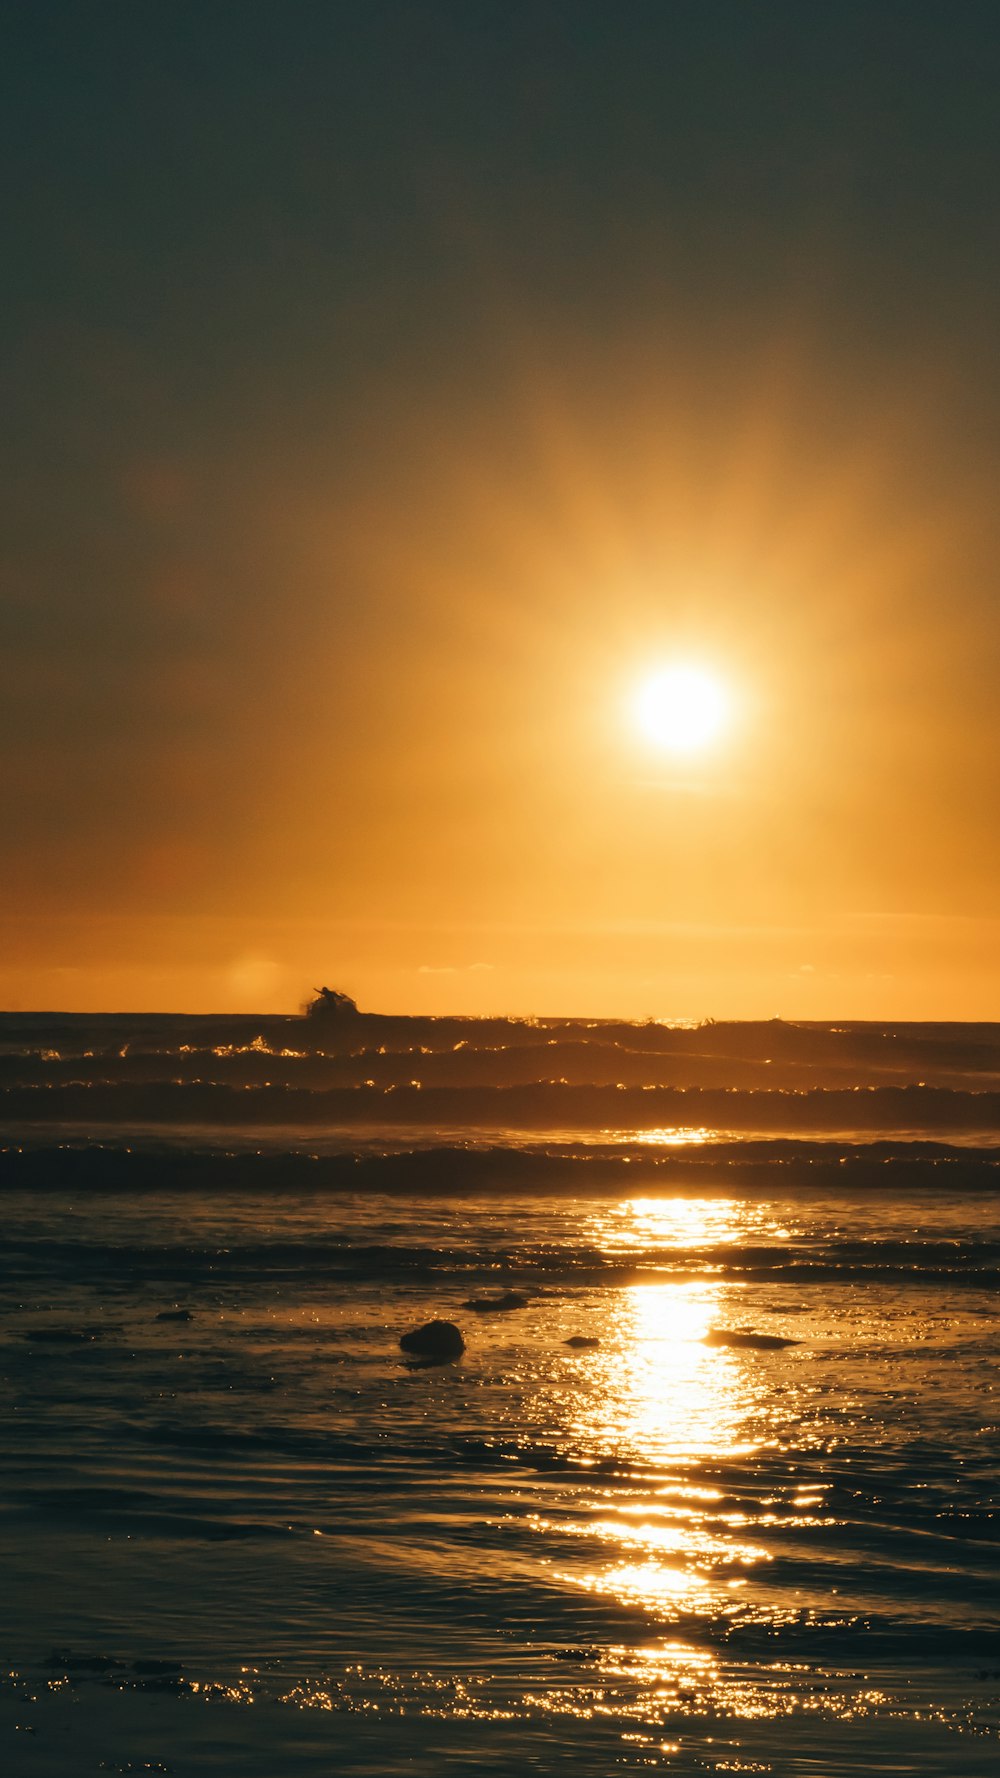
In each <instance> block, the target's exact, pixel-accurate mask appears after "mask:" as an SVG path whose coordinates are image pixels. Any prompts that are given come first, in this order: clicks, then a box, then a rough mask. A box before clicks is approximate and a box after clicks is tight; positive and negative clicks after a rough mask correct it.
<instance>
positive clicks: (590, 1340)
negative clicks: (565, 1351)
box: [563, 1334, 601, 1351]
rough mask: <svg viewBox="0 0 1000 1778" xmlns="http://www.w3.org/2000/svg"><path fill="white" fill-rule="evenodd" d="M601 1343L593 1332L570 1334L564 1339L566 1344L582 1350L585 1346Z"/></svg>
mask: <svg viewBox="0 0 1000 1778" xmlns="http://www.w3.org/2000/svg"><path fill="white" fill-rule="evenodd" d="M600 1343H601V1342H600V1340H598V1339H597V1338H595V1336H594V1335H593V1334H570V1336H569V1339H568V1340H564V1341H563V1345H564V1346H576V1347H578V1348H579V1349H580V1350H581V1351H582V1350H583V1348H584V1347H585V1346H599V1345H600Z"/></svg>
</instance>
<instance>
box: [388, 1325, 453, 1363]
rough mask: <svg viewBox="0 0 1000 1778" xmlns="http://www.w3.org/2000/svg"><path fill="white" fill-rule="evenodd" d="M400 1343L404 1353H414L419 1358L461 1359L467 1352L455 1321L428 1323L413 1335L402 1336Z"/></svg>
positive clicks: (417, 1328)
mask: <svg viewBox="0 0 1000 1778" xmlns="http://www.w3.org/2000/svg"><path fill="white" fill-rule="evenodd" d="M399 1343H400V1345H401V1346H402V1348H403V1351H404V1352H413V1353H415V1354H416V1356H417V1357H418V1358H437V1359H445V1358H461V1356H462V1353H463V1352H464V1351H465V1341H464V1340H463V1338H462V1335H461V1333H460V1331H459V1329H458V1328H457V1327H456V1326H455V1323H454V1322H453V1321H427V1322H425V1323H424V1325H423V1327H415V1328H414V1329H413V1331H412V1333H405V1334H401V1335H400V1340H399Z"/></svg>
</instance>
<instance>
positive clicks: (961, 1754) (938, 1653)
mask: <svg viewBox="0 0 1000 1778" xmlns="http://www.w3.org/2000/svg"><path fill="white" fill-rule="evenodd" d="M0 1106H2V1115H3V1118H4V1132H5V1137H4V1140H5V1147H4V1152H3V1154H2V1157H0V1163H2V1164H0V1192H2V1196H0V1204H2V1215H3V1233H4V1262H3V1278H2V1285H0V1346H2V1367H0V1368H2V1383H0V1388H2V1407H3V1426H4V1439H3V1470H2V1495H0V1506H2V1518H0V1568H2V1575H3V1604H2V1611H0V1641H2V1649H0V1653H2V1680H0V1763H2V1769H3V1770H4V1771H5V1772H6V1773H11V1774H13V1775H14V1778H36V1775H42V1774H44V1775H45V1778H53V1775H59V1778H62V1775H64V1774H65V1775H69V1774H77V1773H81V1774H82V1773H87V1772H94V1773H97V1772H117V1773H139V1772H143V1773H147V1772H173V1773H176V1774H178V1778H185V1775H187V1778H202V1775H204V1778H208V1775H209V1774H213V1775H220V1778H221V1775H222V1774H226V1775H232V1778H237V1775H239V1778H243V1775H244V1774H245V1775H247V1778H285V1775H286V1774H287V1775H288V1778H295V1775H297V1774H310V1775H312V1774H315V1775H317V1778H318V1775H320V1774H331V1775H332V1774H359V1775H360V1774H365V1775H369V1778H374V1775H376V1774H379V1775H381V1774H396V1773H417V1774H432V1773H437V1772H441V1771H447V1772H456V1773H469V1774H473V1773H480V1772H483V1773H494V1774H497V1775H498V1778H499V1775H500V1774H508V1773H510V1774H515V1773H522V1772H536V1773H548V1772H559V1771H562V1770H563V1769H564V1768H565V1769H568V1762H572V1769H573V1770H574V1771H575V1772H577V1773H580V1774H586V1775H590V1774H593V1775H594V1778H596V1775H598V1774H602V1775H603V1774H607V1773H611V1772H617V1771H624V1772H629V1771H640V1770H642V1771H650V1770H652V1771H660V1772H664V1773H673V1774H679V1775H686V1774H706V1773H719V1774H721V1773H736V1772H742V1773H771V1774H774V1775H775V1778H781V1775H783V1774H789V1775H791V1774H796V1775H799V1774H801V1775H804V1774H812V1775H813V1778H838V1775H840V1774H844V1775H847V1774H852V1775H853V1774H861V1773H870V1772H872V1771H887V1772H888V1771H891V1772H893V1773H897V1774H901V1773H902V1774H906V1773H913V1774H917V1773H920V1774H924V1773H940V1774H942V1775H944V1774H949V1775H950V1774H955V1775H962V1778H964V1775H970V1778H971V1775H973V1774H975V1775H980V1774H981V1775H983V1778H985V1775H986V1774H987V1773H989V1774H994V1773H995V1772H996V1770H997V1769H998V1766H1000V1549H998V1525H1000V1515H998V1501H997V1491H998V1471H1000V1449H998V1432H1000V1404H998V1397H997V1385H998V1364H997V1330H998V1318H997V1317H998V1308H1000V1299H998V1295H997V1284H998V1280H1000V1215H998V1203H997V1184H998V1179H1000V1135H998V1132H1000V1029H998V1028H997V1027H984V1026H965V1027H941V1026H936V1027H929V1026H925V1027H916V1026H897V1027H882V1026H871V1025H868V1026H846V1027H840V1028H837V1029H833V1028H830V1027H824V1026H818V1025H812V1026H797V1027H793V1026H789V1025H781V1024H777V1023H774V1024H768V1025H756V1026H752V1025H742V1026H741V1025H731V1026H719V1025H715V1026H705V1027H701V1028H697V1029H693V1028H692V1029H678V1030H674V1029H671V1028H669V1027H665V1026H661V1025H642V1026H632V1025H609V1024H602V1025H582V1024H568V1023H565V1022H556V1021H538V1022H534V1023H528V1022H522V1023H517V1024H515V1023H509V1024H508V1023H505V1022H503V1021H491V1022H489V1023H485V1022H475V1021H454V1020H438V1021H433V1020H420V1021H405V1020H386V1021H376V1020H361V1021H359V1022H357V1023H353V1022H351V1021H347V1022H346V1023H344V1024H342V1025H337V1026H334V1027H328V1028H327V1029H326V1030H324V1029H323V1028H321V1027H318V1026H316V1027H313V1026H310V1025H308V1024H306V1023H305V1022H302V1021H291V1020H289V1021H279V1020H274V1019H270V1020H266V1019H265V1020H232V1019H230V1020H214V1021H212V1020H199V1019H179V1018H161V1019H153V1018H148V1019H140V1018H125V1017H122V1018H118V1019H110V1018H109V1019H103V1020H98V1019H85V1018H75V1019H74V1018H70V1017H65V1018H61V1019H60V1018H57V1017H55V1016H54V1015H53V1016H48V1017H45V1018H43V1017H41V1016H38V1017H34V1018H33V1017H29V1016H27V1015H24V1016H21V1017H15V1016H13V1015H10V1016H7V1017H5V1018H4V1019H3V1020H0ZM508 1291H512V1292H514V1293H516V1296H517V1297H519V1298H523V1299H524V1302H523V1306H520V1307H516V1308H512V1309H500V1308H496V1307H494V1308H490V1307H488V1306H487V1307H483V1306H482V1305H483V1304H484V1302H485V1303H486V1304H489V1303H490V1301H496V1300H497V1299H499V1298H500V1297H502V1296H503V1294H504V1293H506V1292H508ZM470 1303H475V1304H478V1305H479V1306H478V1307H470V1306H468V1305H469V1304H470ZM435 1318H443V1319H447V1320H449V1321H452V1322H454V1323H456V1324H457V1325H458V1326H459V1327H460V1328H461V1330H462V1333H463V1336H464V1338H465V1342H466V1350H465V1353H464V1355H463V1357H462V1358H461V1359H460V1360H459V1361H457V1362H453V1363H448V1364H440V1365H432V1364H421V1363H419V1362H414V1361H413V1360H412V1359H410V1358H408V1357H407V1354H406V1353H405V1352H404V1351H402V1350H401V1349H400V1346H399V1337H400V1335H401V1334H402V1333H404V1332H405V1331H407V1330H409V1329H412V1328H415V1327H418V1326H420V1325H421V1324H422V1323H425V1322H427V1321H429V1320H431V1319H435ZM583 1341H586V1342H588V1343H587V1344H582V1343H580V1342H583ZM571 1342H576V1343H571Z"/></svg>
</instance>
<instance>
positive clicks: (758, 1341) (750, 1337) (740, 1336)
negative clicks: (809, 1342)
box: [705, 1327, 802, 1352]
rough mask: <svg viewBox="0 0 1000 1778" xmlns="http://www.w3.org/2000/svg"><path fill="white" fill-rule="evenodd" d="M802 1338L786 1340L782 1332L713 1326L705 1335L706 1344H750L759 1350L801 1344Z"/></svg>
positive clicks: (773, 1349) (776, 1349) (763, 1350)
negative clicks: (758, 1331)
mask: <svg viewBox="0 0 1000 1778" xmlns="http://www.w3.org/2000/svg"><path fill="white" fill-rule="evenodd" d="M801 1343H802V1342H801V1341H800V1340H786V1339H783V1338H782V1336H781V1335H780V1334H764V1333H754V1332H752V1330H750V1329H748V1328H728V1327H713V1329H712V1331H711V1333H707V1334H706V1335H705V1345H706V1346H748V1347H751V1348H752V1349H753V1350H755V1351H758V1352H778V1351H780V1350H781V1348H782V1347H783V1346H799V1345H801Z"/></svg>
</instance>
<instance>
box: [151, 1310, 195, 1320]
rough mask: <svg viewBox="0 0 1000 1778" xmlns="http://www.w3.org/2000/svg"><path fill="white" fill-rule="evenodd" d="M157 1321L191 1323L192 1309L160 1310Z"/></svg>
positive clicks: (192, 1317) (192, 1318)
mask: <svg viewBox="0 0 1000 1778" xmlns="http://www.w3.org/2000/svg"><path fill="white" fill-rule="evenodd" d="M156 1320H157V1321H193V1320H194V1310H193V1309H161V1310H160V1313H159V1314H158V1315H157V1317H156Z"/></svg>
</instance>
